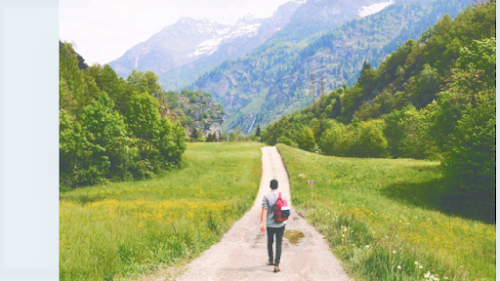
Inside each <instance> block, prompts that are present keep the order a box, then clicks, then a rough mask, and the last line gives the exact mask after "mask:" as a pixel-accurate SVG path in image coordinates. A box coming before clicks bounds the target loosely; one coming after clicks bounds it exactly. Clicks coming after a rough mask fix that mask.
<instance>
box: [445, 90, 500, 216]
mask: <svg viewBox="0 0 500 281" xmlns="http://www.w3.org/2000/svg"><path fill="white" fill-rule="evenodd" d="M457 123H458V124H457V126H456V130H455V135H453V136H451V138H452V139H451V141H450V149H449V150H448V152H447V153H446V154H445V160H444V161H443V167H444V172H445V175H446V176H447V177H448V178H449V179H450V180H451V182H452V184H450V185H449V187H448V192H449V193H450V194H451V198H449V201H448V204H450V205H451V206H452V207H454V208H456V209H457V208H460V209H463V208H465V209H468V210H474V212H475V213H476V214H475V215H476V216H478V217H481V218H486V219H487V220H488V221H490V222H494V221H495V205H496V204H495V194H496V182H495V180H496V159H495V157H496V89H493V90H490V91H487V92H483V93H481V95H479V97H478V100H477V104H476V106H472V105H471V104H470V105H468V107H467V108H466V109H465V110H464V111H463V116H462V118H461V119H460V120H459V121H458V122H457ZM457 203H458V204H457Z"/></svg>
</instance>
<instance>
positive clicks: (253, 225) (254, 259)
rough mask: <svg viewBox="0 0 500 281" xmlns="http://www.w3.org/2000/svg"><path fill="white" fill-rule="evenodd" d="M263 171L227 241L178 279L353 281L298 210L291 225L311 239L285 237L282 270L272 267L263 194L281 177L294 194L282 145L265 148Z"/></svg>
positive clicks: (281, 182)
mask: <svg viewBox="0 0 500 281" xmlns="http://www.w3.org/2000/svg"><path fill="white" fill-rule="evenodd" d="M262 169H263V172H262V179H261V182H260V189H259V194H258V196H257V198H256V199H255V204H254V206H253V207H252V209H251V210H250V211H249V212H248V213H246V214H245V215H244V216H243V218H242V219H241V220H239V221H238V222H236V223H235V224H234V225H233V227H232V228H231V229H230V230H229V231H228V232H227V233H226V234H225V235H224V237H223V238H222V240H221V242H219V243H218V244H216V245H214V246H212V247H211V248H210V249H209V250H207V251H205V253H203V255H202V256H200V257H199V258H197V259H195V260H194V261H192V262H191V263H190V264H188V265H187V268H188V269H187V270H186V272H184V274H183V275H181V276H180V277H179V278H178V279H177V280H182V281H187V280H205V281H210V280H252V281H257V280H273V281H274V280H287V281H291V280H321V281H323V280H349V277H348V276H347V274H346V273H345V271H344V270H343V269H342V267H341V266H340V264H339V262H338V261H337V259H336V258H335V257H334V256H333V255H332V253H331V252H330V250H329V248H328V244H327V242H326V240H325V239H324V238H323V236H322V235H321V234H320V233H319V232H318V231H317V230H316V229H314V228H313V227H312V226H310V225H309V224H308V223H307V222H306V221H305V220H304V219H303V218H301V217H300V216H299V215H297V213H296V212H295V210H294V209H293V208H292V215H291V217H290V219H289V221H288V223H287V226H286V229H287V230H298V231H301V232H302V233H303V234H304V235H305V237H303V238H301V239H300V241H299V243H298V244H296V245H293V244H292V243H290V241H289V240H288V239H285V238H284V239H283V251H282V254H281V264H280V268H281V272H279V273H274V272H273V267H272V266H268V265H266V262H267V238H266V233H263V232H261V231H260V229H259V226H260V213H261V208H262V197H263V196H264V195H265V194H266V193H267V192H269V191H270V189H269V182H270V181H271V179H273V178H275V179H277V180H278V182H279V190H280V191H281V192H283V193H284V194H286V196H287V198H291V197H290V187H289V183H288V176H287V172H286V170H285V167H284V165H283V162H282V160H281V156H280V154H279V152H278V150H277V149H276V147H263V148H262ZM291 199H292V200H289V201H293V198H291Z"/></svg>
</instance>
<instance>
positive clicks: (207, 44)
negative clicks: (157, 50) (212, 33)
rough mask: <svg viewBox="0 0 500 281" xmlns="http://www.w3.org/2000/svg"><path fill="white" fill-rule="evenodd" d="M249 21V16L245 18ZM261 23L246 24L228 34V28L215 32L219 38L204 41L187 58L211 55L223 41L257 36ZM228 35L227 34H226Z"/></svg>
mask: <svg viewBox="0 0 500 281" xmlns="http://www.w3.org/2000/svg"><path fill="white" fill-rule="evenodd" d="M247 17H248V18H247V19H249V18H250V16H247ZM260 25H261V23H254V24H247V25H243V26H239V27H237V28H236V29H235V30H233V31H231V32H230V28H226V29H222V30H217V33H218V34H219V35H220V37H215V38H212V39H208V40H205V41H203V42H201V43H200V44H198V46H196V50H195V51H194V52H193V53H191V54H189V55H188V57H189V58H192V57H198V56H201V55H207V56H209V55H211V54H213V53H214V52H215V51H217V49H218V48H219V45H220V44H221V42H222V41H223V40H225V39H235V38H238V37H242V36H247V37H252V36H255V35H257V32H258V31H259V27H260ZM228 33H229V34H228Z"/></svg>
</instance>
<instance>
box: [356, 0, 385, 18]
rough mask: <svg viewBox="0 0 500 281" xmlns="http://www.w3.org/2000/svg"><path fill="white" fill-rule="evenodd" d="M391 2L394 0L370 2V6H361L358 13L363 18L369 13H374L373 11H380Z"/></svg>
mask: <svg viewBox="0 0 500 281" xmlns="http://www.w3.org/2000/svg"><path fill="white" fill-rule="evenodd" d="M391 4H394V1H392V0H391V1H387V2H381V3H376V4H372V5H370V6H363V7H361V9H360V10H359V11H358V15H359V16H360V17H362V18H364V17H366V16H369V15H372V14H375V13H378V12H380V11H382V10H383V9H384V8H386V7H387V6H389V5H391Z"/></svg>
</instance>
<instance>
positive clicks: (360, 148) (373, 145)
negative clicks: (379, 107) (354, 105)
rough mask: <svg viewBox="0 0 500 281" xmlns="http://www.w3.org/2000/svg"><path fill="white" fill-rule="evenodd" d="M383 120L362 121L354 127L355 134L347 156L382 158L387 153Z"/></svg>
mask: <svg viewBox="0 0 500 281" xmlns="http://www.w3.org/2000/svg"><path fill="white" fill-rule="evenodd" d="M384 126H385V123H384V121H383V120H370V121H362V122H360V123H359V124H358V125H357V127H356V135H355V139H354V141H353V144H352V145H351V147H350V149H349V150H350V151H349V156H355V157H368V158H383V157H386V156H387V155H388V151H387V140H386V138H385V136H384V132H383V130H384Z"/></svg>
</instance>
